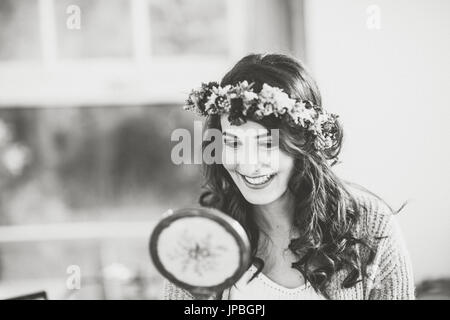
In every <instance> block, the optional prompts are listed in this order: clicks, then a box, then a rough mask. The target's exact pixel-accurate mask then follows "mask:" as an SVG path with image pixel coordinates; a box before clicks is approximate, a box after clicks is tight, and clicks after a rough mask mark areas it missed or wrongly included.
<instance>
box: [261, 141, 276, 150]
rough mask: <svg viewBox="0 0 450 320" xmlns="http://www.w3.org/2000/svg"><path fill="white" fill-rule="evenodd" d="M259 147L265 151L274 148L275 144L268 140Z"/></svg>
mask: <svg viewBox="0 0 450 320" xmlns="http://www.w3.org/2000/svg"><path fill="white" fill-rule="evenodd" d="M260 146H261V147H264V148H267V149H272V148H273V147H274V146H275V144H274V143H273V142H272V141H269V140H268V141H263V142H261V143H260Z"/></svg>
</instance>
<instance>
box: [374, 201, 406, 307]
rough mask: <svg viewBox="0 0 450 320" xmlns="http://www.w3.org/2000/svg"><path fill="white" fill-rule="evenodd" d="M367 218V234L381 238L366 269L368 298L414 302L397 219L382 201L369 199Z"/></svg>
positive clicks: (402, 239) (404, 245) (404, 246)
mask: <svg viewBox="0 0 450 320" xmlns="http://www.w3.org/2000/svg"><path fill="white" fill-rule="evenodd" d="M371 207H372V210H370V211H369V214H370V216H369V217H368V222H369V228H371V230H370V233H372V234H373V235H375V236H376V237H379V238H381V239H380V240H378V242H377V245H376V254H375V258H374V261H373V263H372V264H371V265H369V266H368V270H367V272H368V275H369V279H370V280H369V282H370V284H371V285H370V286H369V287H368V289H369V293H368V298H369V299H373V300H375V299H376V300H413V299H414V293H415V292H414V291H415V288H414V278H413V271H412V266H411V261H410V257H409V252H408V250H407V247H406V244H405V241H404V238H403V234H402V231H401V229H400V227H399V223H398V221H397V217H396V216H395V215H394V214H393V213H392V212H391V209H390V208H389V207H388V206H387V205H384V204H383V203H382V202H381V201H378V200H374V199H372V200H371Z"/></svg>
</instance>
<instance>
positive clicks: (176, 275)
mask: <svg viewBox="0 0 450 320" xmlns="http://www.w3.org/2000/svg"><path fill="white" fill-rule="evenodd" d="M150 255H151V258H152V260H153V263H154V264H155V266H156V268H157V269H158V271H159V272H160V273H161V274H162V275H163V276H164V277H166V278H167V279H168V280H169V281H171V282H172V283H174V284H175V285H178V286H179V287H181V288H184V289H186V290H188V291H189V292H190V293H191V294H193V295H194V296H197V297H208V296H211V295H212V294H215V293H217V292H220V291H222V290H223V289H225V288H227V287H230V286H231V285H233V284H234V283H235V282H236V281H238V280H239V279H240V277H241V276H242V275H243V274H244V272H245V271H246V270H247V269H248V267H249V266H250V265H249V264H250V242H249V240H248V237H247V234H246V232H245V230H244V229H243V228H242V226H241V225H240V224H239V222H237V221H236V220H234V219H233V218H231V217H229V216H227V215H226V214H224V213H222V212H220V211H218V210H216V209H212V208H185V209H180V210H177V211H176V212H174V213H172V214H170V215H169V216H167V217H165V218H163V219H162V220H161V221H160V222H159V223H158V224H157V226H156V227H155V229H154V230H153V233H152V235H151V238H150Z"/></svg>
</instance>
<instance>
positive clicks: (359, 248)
mask: <svg viewBox="0 0 450 320" xmlns="http://www.w3.org/2000/svg"><path fill="white" fill-rule="evenodd" d="M187 105H188V106H187V109H192V110H194V111H196V112H197V113H200V114H201V115H204V116H207V121H206V128H205V129H219V130H221V132H222V133H223V141H222V142H223V144H222V149H221V153H222V160H223V161H222V163H213V164H204V168H205V176H206V184H205V186H206V187H207V191H206V192H205V193H204V194H202V196H201V197H200V203H201V205H203V206H209V207H215V208H217V209H219V210H221V211H223V212H225V213H226V214H228V215H230V216H232V217H233V218H234V219H236V220H237V221H239V222H240V223H241V224H242V226H243V227H244V228H245V230H246V231H247V233H248V236H249V239H250V243H251V250H252V258H253V259H252V262H253V263H252V265H251V266H250V268H249V269H248V271H247V273H246V274H245V275H244V276H243V277H242V278H241V279H240V280H239V281H238V282H237V283H236V284H235V285H234V286H232V287H231V288H229V289H227V290H225V291H224V292H221V293H220V294H218V295H217V296H213V297H211V299H414V284H413V275H412V269H411V265H410V261H409V257H408V252H407V250H406V248H405V246H404V244H403V239H402V236H401V233H400V231H399V229H398V227H396V222H395V220H394V217H393V214H394V213H395V212H393V210H392V209H391V208H390V207H389V206H388V205H387V204H386V203H385V202H383V201H382V200H381V199H380V198H378V197H377V196H375V195H374V194H372V193H371V192H369V191H367V190H365V189H364V188H362V187H359V186H357V185H355V184H351V183H349V182H345V181H343V180H341V179H340V178H339V177H337V176H336V174H335V173H334V172H333V171H332V169H331V167H332V166H333V165H334V164H335V163H336V162H337V157H338V155H339V152H340V150H341V146H342V138H343V131H342V127H341V125H340V123H339V121H338V119H337V116H336V115H333V114H329V113H327V112H326V111H325V110H324V109H323V108H322V107H321V96H320V93H319V89H318V88H317V85H316V83H315V82H314V80H313V79H312V78H311V76H310V75H309V74H308V72H307V71H306V70H305V68H304V66H303V65H302V64H301V63H300V62H299V61H297V60H295V59H293V58H291V57H289V56H286V55H281V54H266V55H260V54H251V55H248V56H246V57H244V58H243V59H241V60H240V61H239V62H238V63H237V64H236V65H235V66H234V67H233V68H232V69H231V71H229V72H228V73H227V74H226V75H225V76H224V78H223V79H222V81H221V83H220V87H219V85H218V84H216V83H208V84H204V85H203V87H202V88H200V89H199V90H197V91H193V92H192V93H191V95H190V97H189V99H188V101H187ZM238 128H239V129H240V130H237V129H238ZM256 133H258V134H256ZM261 133H263V134H261ZM209 143H211V142H208V141H206V142H204V144H203V148H206V147H207V146H208V145H209ZM244 150H250V152H247V154H246V156H244V154H245V152H244ZM248 155H250V158H252V157H253V158H256V161H255V159H249V157H248ZM252 155H253V156H252ZM274 155H275V157H274ZM397 212H398V211H397ZM165 298H166V299H193V298H194V297H193V296H192V295H191V294H190V293H188V292H186V291H185V290H183V289H181V288H178V287H176V286H175V285H173V284H172V283H170V282H168V281H166V283H165Z"/></svg>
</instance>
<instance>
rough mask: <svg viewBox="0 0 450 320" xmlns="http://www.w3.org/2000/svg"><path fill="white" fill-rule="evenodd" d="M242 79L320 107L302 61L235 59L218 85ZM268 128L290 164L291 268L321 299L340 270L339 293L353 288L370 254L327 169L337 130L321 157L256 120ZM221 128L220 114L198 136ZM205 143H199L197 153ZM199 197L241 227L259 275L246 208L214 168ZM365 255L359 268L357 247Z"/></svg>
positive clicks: (270, 123) (290, 133)
mask: <svg viewBox="0 0 450 320" xmlns="http://www.w3.org/2000/svg"><path fill="white" fill-rule="evenodd" d="M244 80H247V81H248V82H249V83H250V82H253V83H254V87H253V88H254V90H255V92H258V91H259V90H261V88H262V85H263V83H267V84H269V85H271V86H275V87H279V88H282V89H283V90H284V91H285V92H286V93H287V94H288V95H289V96H290V97H294V98H301V99H304V100H309V101H312V102H313V103H314V104H316V105H318V106H321V96H320V92H319V89H318V87H317V85H316V83H315V81H314V80H313V79H312V78H311V76H310V75H309V74H308V72H307V71H306V70H305V67H304V66H303V65H302V63H301V62H300V61H298V60H296V59H294V58H292V57H289V56H287V55H282V54H266V55H262V54H251V55H248V56H246V57H244V58H242V59H241V60H240V61H239V62H238V63H237V64H236V65H235V66H234V67H233V68H232V69H231V70H230V71H229V72H228V73H227V74H226V75H225V76H224V77H223V79H222V81H221V83H220V85H221V86H226V85H228V84H231V85H234V84H236V83H237V82H239V81H244ZM258 122H259V123H260V124H261V125H263V126H264V127H266V128H268V129H273V128H277V129H280V130H279V132H280V149H281V150H283V151H284V152H286V153H288V154H289V155H290V156H292V157H293V159H294V170H293V173H292V175H291V177H290V180H289V183H288V190H289V191H290V192H291V193H292V195H294V198H295V206H294V210H295V212H294V227H296V228H297V229H298V231H299V235H300V236H299V237H298V238H295V239H291V242H290V244H289V250H291V251H292V252H293V253H295V254H296V255H297V256H298V257H300V258H299V260H298V261H297V262H295V263H293V264H292V267H293V268H295V269H297V270H298V271H300V272H301V274H302V275H303V276H304V278H305V279H306V280H307V281H308V282H309V283H310V284H311V285H312V287H313V288H314V289H315V290H316V291H317V292H320V293H322V294H323V295H324V296H326V297H327V294H326V286H327V284H328V283H329V282H330V280H331V277H332V276H333V275H334V274H335V273H336V272H338V271H339V270H341V269H346V270H348V274H347V276H346V278H345V280H344V281H343V283H342V287H343V288H349V287H352V286H354V285H355V284H356V283H357V282H359V281H361V277H362V276H364V275H365V270H364V265H367V264H368V263H370V260H373V257H374V254H375V250H374V249H373V245H372V244H371V241H370V239H369V238H368V237H358V236H357V235H356V232H355V226H356V224H357V222H358V220H359V218H360V217H361V215H362V210H364V208H362V207H361V206H362V205H361V204H360V203H358V202H357V201H356V199H355V198H354V197H353V196H352V195H351V194H350V192H349V191H348V190H347V188H346V184H345V182H344V181H342V180H341V179H339V178H338V177H337V176H336V175H335V174H334V173H333V171H332V170H331V167H332V165H334V164H335V163H336V161H337V157H338V155H339V153H340V150H341V146H342V139H343V130H342V126H341V125H340V124H338V133H337V139H336V142H335V144H334V145H333V147H332V148H330V149H327V150H325V151H320V152H319V151H316V150H314V147H313V144H312V143H311V142H310V141H308V139H306V138H305V135H304V133H303V132H302V131H301V130H299V129H295V128H292V127H289V126H287V125H284V124H283V123H282V122H280V121H279V120H278V119H275V118H270V117H267V118H263V119H262V120H260V121H258ZM208 129H219V130H221V124H220V116H218V115H211V116H209V117H208V119H207V120H206V123H205V126H204V130H208ZM211 142H212V141H204V142H203V149H204V148H206V147H207V146H208V145H209V143H211ZM203 169H204V176H205V184H204V187H205V188H206V191H205V192H204V193H203V194H202V195H201V196H200V201H199V202H200V204H201V205H202V206H207V207H214V208H217V209H219V210H221V211H223V212H225V213H226V214H228V215H230V216H231V217H233V218H234V219H236V220H237V221H239V222H240V223H241V225H242V226H243V227H244V229H245V230H246V231H247V234H248V237H249V239H250V244H251V250H252V263H254V264H255V265H256V266H257V269H258V271H257V272H256V273H255V274H254V275H253V277H252V279H254V277H255V276H256V275H257V274H258V273H259V272H261V271H262V269H263V267H264V261H263V260H262V259H261V257H258V256H257V250H258V243H259V241H260V231H261V230H259V228H258V226H257V224H256V223H255V220H254V218H253V214H252V205H251V204H250V203H248V202H247V201H246V200H245V198H244V197H243V195H242V194H241V193H240V191H239V189H238V188H237V186H236V185H235V184H234V182H233V180H232V178H231V176H230V175H229V173H228V172H227V171H226V169H225V168H224V167H223V165H222V164H219V163H213V164H203ZM358 245H359V246H363V247H365V248H366V249H367V251H366V252H369V254H368V258H367V261H366V264H364V263H363V261H362V260H363V259H362V255H361V253H360V251H359V250H357V247H358Z"/></svg>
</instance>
